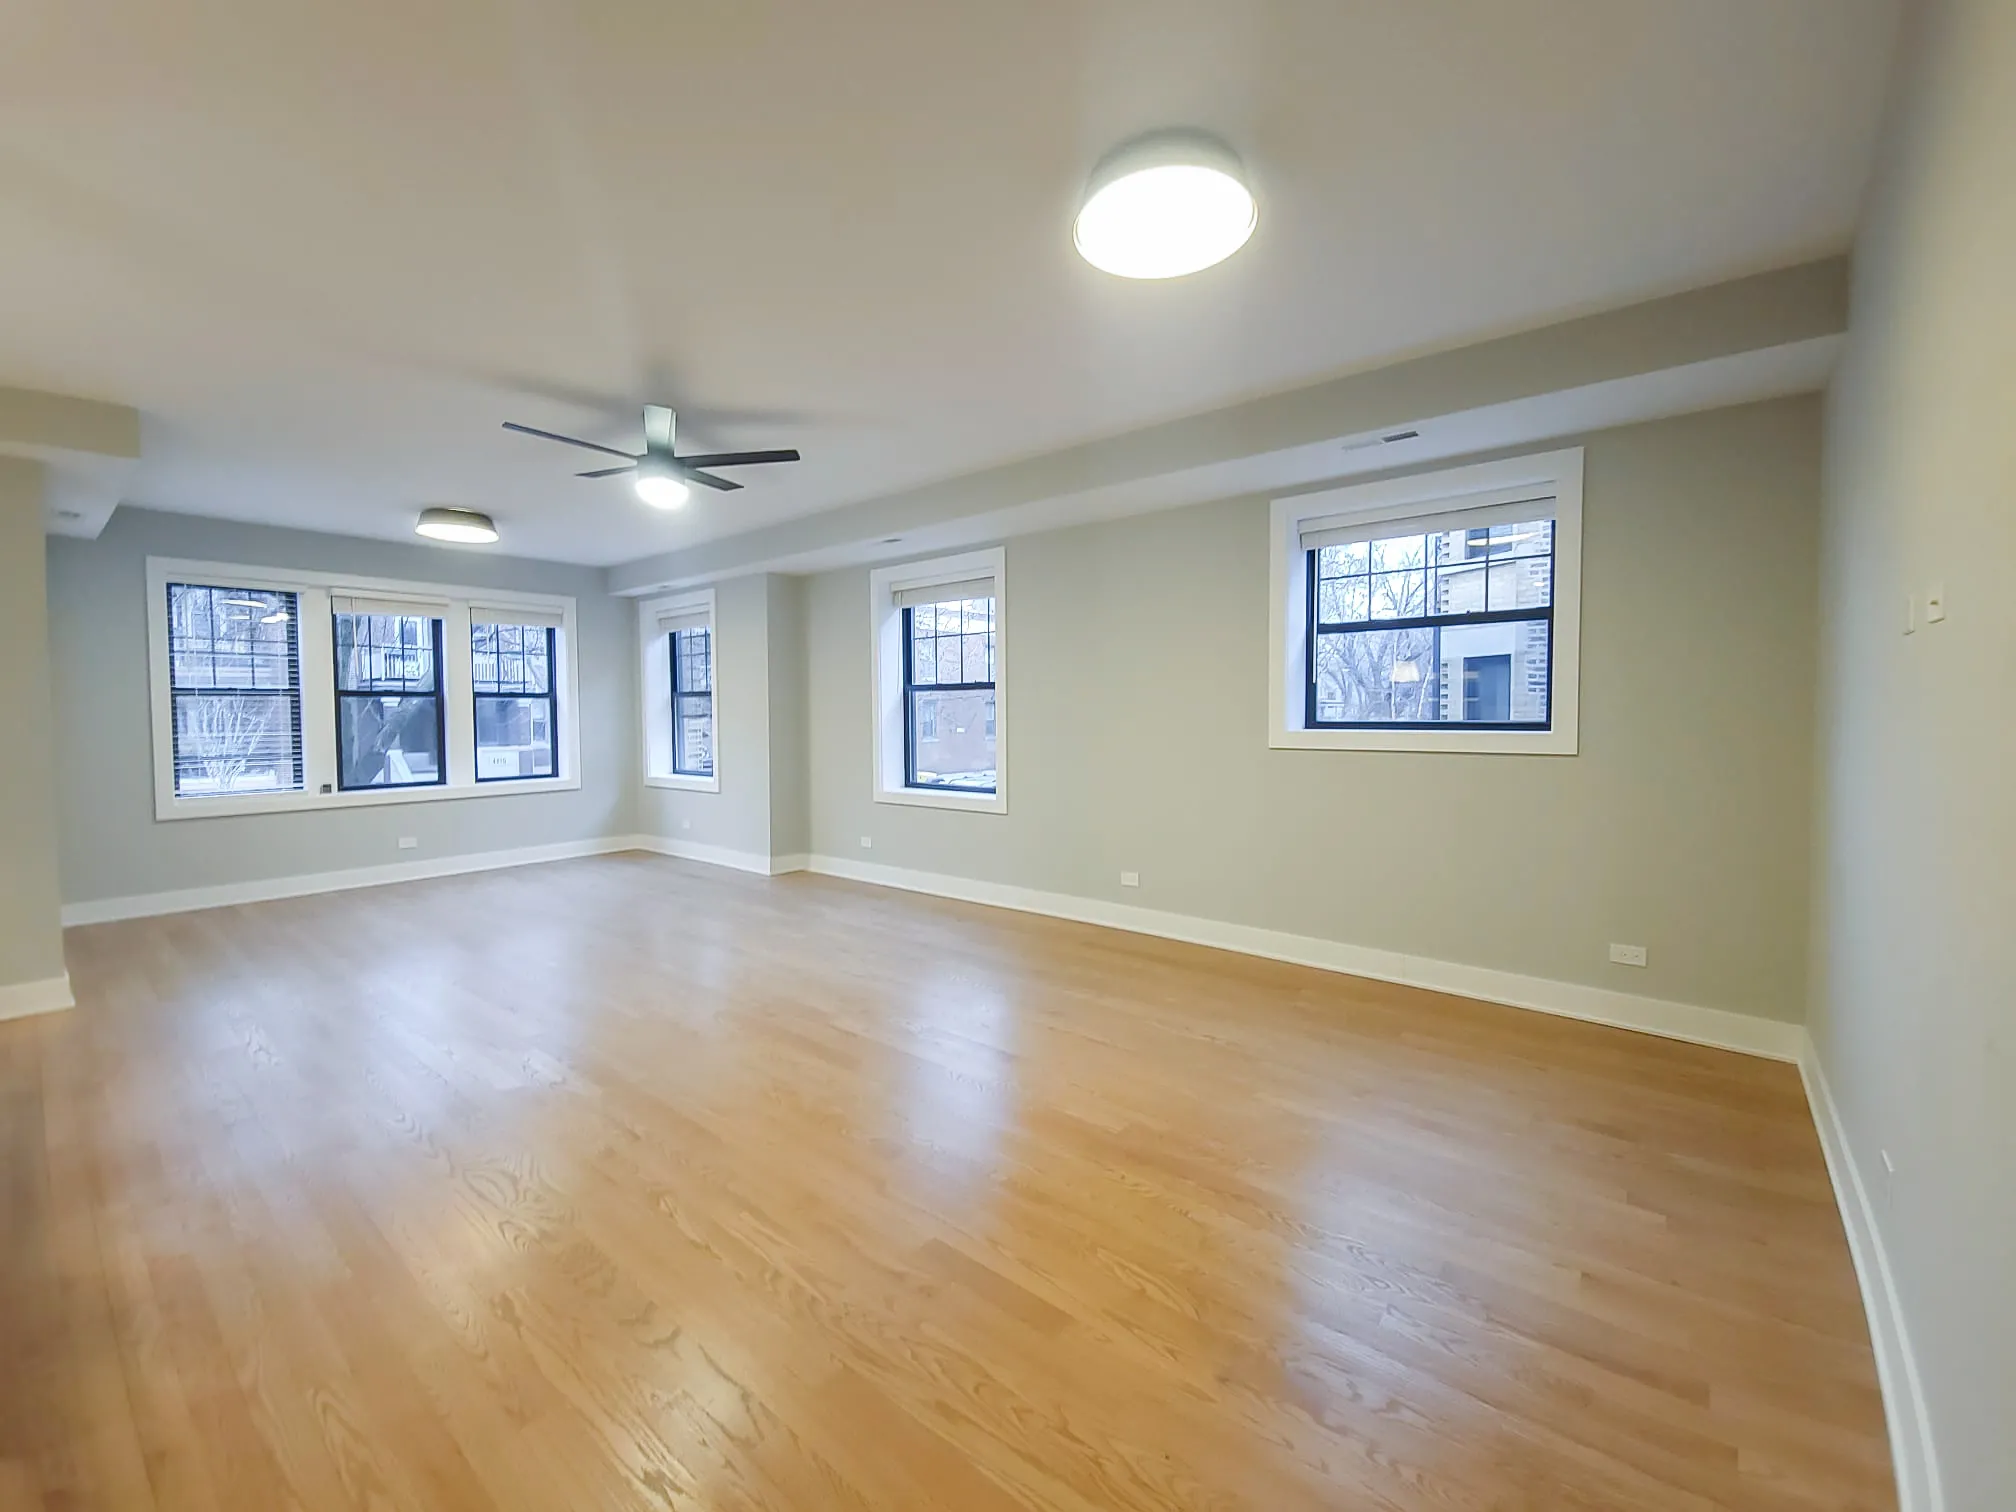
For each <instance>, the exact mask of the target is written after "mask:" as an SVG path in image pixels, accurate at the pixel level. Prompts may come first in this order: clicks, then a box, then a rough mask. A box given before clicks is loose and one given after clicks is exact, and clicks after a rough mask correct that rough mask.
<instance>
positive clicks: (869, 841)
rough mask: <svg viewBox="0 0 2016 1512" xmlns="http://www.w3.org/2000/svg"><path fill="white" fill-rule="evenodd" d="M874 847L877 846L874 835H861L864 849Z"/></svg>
mask: <svg viewBox="0 0 2016 1512" xmlns="http://www.w3.org/2000/svg"><path fill="white" fill-rule="evenodd" d="M874 848H875V841H874V838H873V837H872V836H869V835H863V836H862V837H861V849H863V850H873V849H874Z"/></svg>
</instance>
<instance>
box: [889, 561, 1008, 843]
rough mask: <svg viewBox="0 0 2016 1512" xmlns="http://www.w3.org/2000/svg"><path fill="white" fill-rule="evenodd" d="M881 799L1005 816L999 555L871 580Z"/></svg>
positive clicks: (899, 570) (894, 571)
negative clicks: (1002, 814) (1003, 814)
mask: <svg viewBox="0 0 2016 1512" xmlns="http://www.w3.org/2000/svg"><path fill="white" fill-rule="evenodd" d="M869 594H870V609H871V631H872V634H873V636H874V642H873V644H874V662H875V701H876V702H875V730H874V734H875V742H874V763H875V797H876V799H877V800H878V801H880V802H884V803H910V804H916V805H919V806H921V807H927V808H955V809H958V808H963V809H969V810H973V811H976V812H982V813H1002V812H1005V811H1006V808H1007V786H1006V768H1007V755H1006V752H1007V739H1006V736H1007V697H1006V684H1005V678H1004V673H1003V668H1004V657H1005V652H1006V645H1007V641H1006V633H1007V632H1006V614H1007V575H1006V571H1005V559H1004V553H1003V552H1002V551H1001V550H1000V549H998V548H997V549H994V550H991V551H976V552H966V553H962V554H961V555H959V556H954V557H943V558H940V559H938V560H936V561H930V562H912V563H907V564H905V565H903V566H900V567H885V568H878V569H877V570H875V571H874V572H872V573H870V574H869Z"/></svg>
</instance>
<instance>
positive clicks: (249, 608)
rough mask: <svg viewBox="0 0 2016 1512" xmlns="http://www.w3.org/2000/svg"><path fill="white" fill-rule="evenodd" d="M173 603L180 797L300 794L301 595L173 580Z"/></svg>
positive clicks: (174, 743) (174, 754)
mask: <svg viewBox="0 0 2016 1512" xmlns="http://www.w3.org/2000/svg"><path fill="white" fill-rule="evenodd" d="M167 605H168V608H167V613H168V685H169V689H170V693H169V700H170V709H171V713H170V731H171V734H170V738H169V746H170V762H171V765H172V769H173V791H174V794H175V796H176V797H177V798H218V797H225V796H229V795H231V794H234V793H288V792H296V793H298V792H299V791H301V781H302V778H301V642H300V638H299V634H298V631H299V625H300V602H299V600H298V599H297V598H296V596H295V595H294V594H291V593H276V592H273V591H270V590H267V589H260V588H220V587H210V586H203V585H198V584H193V583H170V584H168V597H167Z"/></svg>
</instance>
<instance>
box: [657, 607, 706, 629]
mask: <svg viewBox="0 0 2016 1512" xmlns="http://www.w3.org/2000/svg"><path fill="white" fill-rule="evenodd" d="M708 619H709V615H708V613H707V611H706V610H705V609H702V608H698V607H696V608H692V609H667V610H666V611H665V612H664V613H663V614H661V615H659V616H658V633H659V634H660V635H670V634H671V633H672V632H673V631H675V630H705V629H706V628H708V626H707V621H708Z"/></svg>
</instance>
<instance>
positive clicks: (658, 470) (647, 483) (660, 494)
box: [637, 456, 693, 509]
mask: <svg viewBox="0 0 2016 1512" xmlns="http://www.w3.org/2000/svg"><path fill="white" fill-rule="evenodd" d="M692 491H693V490H692V489H690V488H688V487H687V486H686V484H685V482H684V481H683V480H682V479H681V478H679V477H678V475H676V474H675V473H674V472H673V471H672V469H671V468H670V467H669V466H667V465H666V463H665V461H664V459H663V458H661V457H651V456H647V457H645V458H644V459H643V460H642V461H640V462H639V463H638V464H637V497H638V498H640V499H642V500H643V501H644V502H645V503H646V504H649V505H650V506H651V507H652V508H653V509H677V508H678V507H679V506H680V505H681V504H684V503H685V502H686V496H687V495H688V494H690V493H691V492H692Z"/></svg>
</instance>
